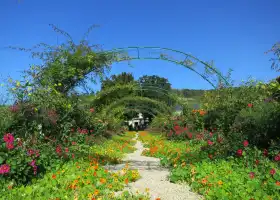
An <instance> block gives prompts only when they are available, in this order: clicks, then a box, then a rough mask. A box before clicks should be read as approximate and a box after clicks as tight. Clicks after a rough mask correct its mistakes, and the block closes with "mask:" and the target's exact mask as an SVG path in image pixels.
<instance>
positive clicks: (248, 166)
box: [140, 133, 280, 200]
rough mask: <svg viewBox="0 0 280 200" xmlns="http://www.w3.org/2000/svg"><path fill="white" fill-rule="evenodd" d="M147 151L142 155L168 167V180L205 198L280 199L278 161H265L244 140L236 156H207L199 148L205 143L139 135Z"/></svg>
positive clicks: (205, 152)
mask: <svg viewBox="0 0 280 200" xmlns="http://www.w3.org/2000/svg"><path fill="white" fill-rule="evenodd" d="M140 139H141V140H142V141H143V142H146V146H148V147H149V148H150V149H149V150H146V151H144V152H143V155H146V156H153V157H157V158H160V159H161V163H162V164H163V165H166V166H170V167H171V176H170V180H171V181H172V182H177V181H184V182H186V183H188V184H189V185H190V186H191V187H192V189H193V190H194V191H195V192H198V193H200V194H202V195H204V196H205V198H206V199H225V198H226V199H254V200H258V199H259V200H263V199H272V200H274V199H280V192H279V191H280V167H279V159H277V158H278V157H277V156H275V158H276V159H275V160H274V162H273V161H271V160H270V159H268V156H269V153H270V152H267V151H264V152H261V151H259V150H258V149H256V148H252V147H250V145H249V144H248V141H244V143H242V144H241V145H242V146H243V148H240V150H239V151H237V152H236V155H235V156H230V157H227V158H214V159H213V157H211V156H210V157H209V153H208V152H207V151H204V150H203V148H202V150H201V147H203V146H205V145H208V146H209V145H211V143H210V144H209V143H208V142H207V140H206V141H204V140H199V141H198V140H195V139H194V140H190V141H188V142H184V141H167V140H166V139H165V137H161V136H153V135H152V134H148V133H140Z"/></svg>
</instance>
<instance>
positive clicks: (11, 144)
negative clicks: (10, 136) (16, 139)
mask: <svg viewBox="0 0 280 200" xmlns="http://www.w3.org/2000/svg"><path fill="white" fill-rule="evenodd" d="M6 147H7V149H9V150H12V149H13V148H14V144H13V143H8V142H7V143H6Z"/></svg>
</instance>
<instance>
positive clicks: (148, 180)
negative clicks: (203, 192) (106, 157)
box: [107, 134, 203, 200]
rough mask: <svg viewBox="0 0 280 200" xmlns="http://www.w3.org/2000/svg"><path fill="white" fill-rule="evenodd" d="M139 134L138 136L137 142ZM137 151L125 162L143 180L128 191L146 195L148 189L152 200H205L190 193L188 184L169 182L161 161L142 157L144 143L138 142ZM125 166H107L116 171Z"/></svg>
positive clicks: (135, 183) (128, 155)
mask: <svg viewBox="0 0 280 200" xmlns="http://www.w3.org/2000/svg"><path fill="white" fill-rule="evenodd" d="M137 138H138V134H137V136H136V138H135V139H136V140H137ZM135 147H136V148H137V150H136V151H135V152H133V153H130V154H127V156H126V158H125V159H124V160H123V161H124V162H126V163H129V169H138V171H139V173H140V175H141V179H139V180H137V181H136V182H133V183H129V184H128V187H127V188H126V189H127V190H129V191H131V192H133V193H135V192H136V191H139V192H140V193H145V192H146V188H148V189H149V193H150V195H151V200H155V199H156V198H160V200H197V199H203V198H202V197H201V196H200V195H198V194H195V193H193V192H191V191H190V187H189V186H187V185H186V184H174V183H171V182H169V181H168V178H167V177H168V175H169V170H168V169H166V168H163V167H161V166H160V159H158V158H152V157H146V156H141V153H142V151H143V150H144V149H145V148H144V147H143V145H142V143H141V142H140V141H139V140H137V143H136V145H135ZM124 166H125V163H124V164H119V165H114V166H107V168H108V169H110V170H112V171H115V170H120V169H122V168H123V167H124Z"/></svg>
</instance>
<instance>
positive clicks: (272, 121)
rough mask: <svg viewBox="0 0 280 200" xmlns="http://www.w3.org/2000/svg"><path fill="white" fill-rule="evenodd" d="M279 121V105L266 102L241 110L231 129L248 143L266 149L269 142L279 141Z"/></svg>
mask: <svg viewBox="0 0 280 200" xmlns="http://www.w3.org/2000/svg"><path fill="white" fill-rule="evenodd" d="M279 120H280V105H279V103H275V102H266V103H262V104H258V105H255V106H254V107H253V108H245V109H242V110H241V111H240V113H239V115H238V116H237V117H236V118H235V122H234V124H233V126H232V128H233V129H234V130H235V132H241V133H242V134H243V135H244V136H245V137H246V138H248V139H249V141H250V143H252V144H254V145H256V146H259V147H264V148H267V147H268V145H269V144H270V142H271V140H277V139H279V133H280V121H279ZM256 130H258V131H257V132H256Z"/></svg>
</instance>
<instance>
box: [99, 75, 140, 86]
mask: <svg viewBox="0 0 280 200" xmlns="http://www.w3.org/2000/svg"><path fill="white" fill-rule="evenodd" d="M135 82H136V81H135V80H134V77H133V75H132V74H131V73H127V72H123V73H121V74H119V75H112V76H111V78H110V79H109V78H106V79H105V80H103V81H102V84H101V90H104V89H107V88H111V87H113V86H115V85H126V84H133V83H135Z"/></svg>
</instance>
